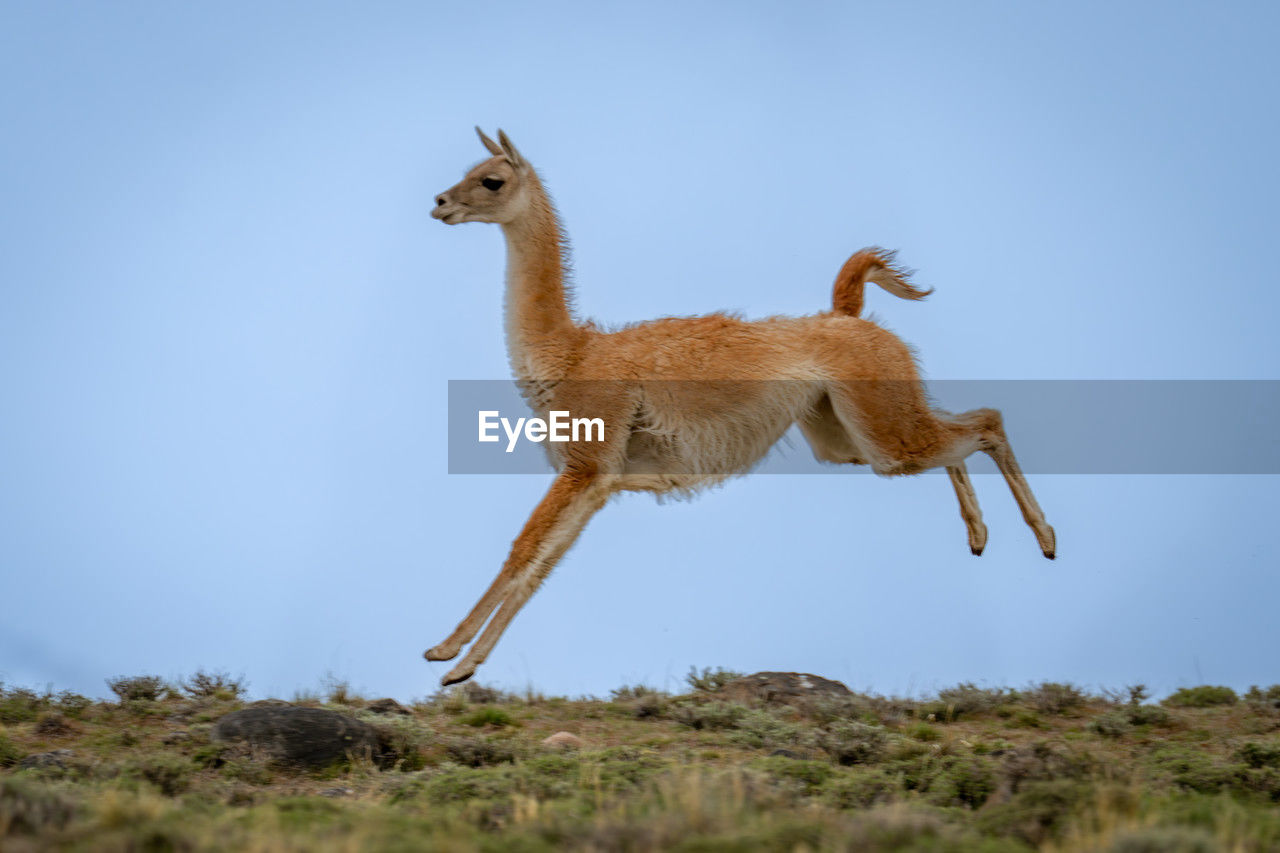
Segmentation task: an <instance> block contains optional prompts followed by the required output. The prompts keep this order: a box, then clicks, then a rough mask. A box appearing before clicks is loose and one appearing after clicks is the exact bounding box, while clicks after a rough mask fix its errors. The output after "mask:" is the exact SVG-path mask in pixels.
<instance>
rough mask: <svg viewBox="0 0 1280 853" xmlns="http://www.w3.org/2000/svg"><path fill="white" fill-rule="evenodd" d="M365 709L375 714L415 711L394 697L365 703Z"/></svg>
mask: <svg viewBox="0 0 1280 853" xmlns="http://www.w3.org/2000/svg"><path fill="white" fill-rule="evenodd" d="M364 709H365V710H366V711H369V712H371V713H374V714H405V715H408V714H412V713H413V712H412V711H410V710H409V709H408V708H406V707H405V706H403V705H401V704H400V703H399V702H397V701H396V700H394V699H374V700H373V701H372V702H370V703H369V704H368V705H365V706H364Z"/></svg>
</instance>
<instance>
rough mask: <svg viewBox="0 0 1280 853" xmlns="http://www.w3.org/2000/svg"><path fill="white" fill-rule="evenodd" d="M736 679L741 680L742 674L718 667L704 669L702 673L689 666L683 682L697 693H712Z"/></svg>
mask: <svg viewBox="0 0 1280 853" xmlns="http://www.w3.org/2000/svg"><path fill="white" fill-rule="evenodd" d="M736 678H742V673H740V672H734V671H733V670H731V669H722V668H720V667H716V668H715V669H711V668H710V667H704V668H703V670H702V672H698V668H697V667H696V666H691V667H689V674H688V675H686V676H685V677H684V680H685V681H686V682H688V684H689V686H690V687H691V688H693V689H694V690H695V691H696V692H698V693H714V692H716V691H717V690H719V689H720V688H721V687H724V686H725V685H726V684H728V683H729V682H730V681H733V680H734V679H736Z"/></svg>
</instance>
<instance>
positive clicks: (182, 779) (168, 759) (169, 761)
mask: <svg viewBox="0 0 1280 853" xmlns="http://www.w3.org/2000/svg"><path fill="white" fill-rule="evenodd" d="M194 771H195V766H194V765H193V764H192V762H190V761H186V760H184V759H182V758H179V757H178V756H176V755H165V754H160V755H152V756H148V757H146V758H143V759H141V760H140V761H138V762H137V763H136V764H134V765H133V767H131V768H130V770H129V772H130V775H136V776H139V777H141V778H143V779H146V780H147V781H148V782H150V783H151V784H153V785H155V786H156V787H157V788H159V789H160V793H162V794H164V795H165V796H166V797H176V796H177V795H178V794H181V793H182V792H184V791H186V790H187V788H188V787H189V786H190V784H191V775H192V773H193V772H194Z"/></svg>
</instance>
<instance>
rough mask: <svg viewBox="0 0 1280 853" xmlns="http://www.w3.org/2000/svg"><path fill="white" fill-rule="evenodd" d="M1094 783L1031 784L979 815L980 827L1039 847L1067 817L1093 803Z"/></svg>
mask: <svg viewBox="0 0 1280 853" xmlns="http://www.w3.org/2000/svg"><path fill="white" fill-rule="evenodd" d="M1092 796H1093V786H1092V785H1090V784H1088V783H1084V782H1077V781H1073V780H1069V779H1057V780H1052V781H1036V782H1029V783H1027V784H1026V785H1025V786H1024V787H1023V788H1022V789H1021V790H1019V791H1018V792H1017V793H1015V794H1014V795H1013V797H1011V798H1010V799H1009V800H1007V801H1005V802H1003V803H993V804H990V805H988V806H987V807H986V808H984V809H983V810H982V811H981V812H980V813H979V814H978V815H977V816H976V823H977V826H978V828H979V829H980V830H982V831H983V832H985V833H987V834H990V835H999V836H1005V837H1010V838H1017V839H1019V840H1021V841H1023V842H1025V843H1026V844H1029V845H1031V846H1032V847H1039V846H1040V845H1042V844H1044V842H1046V841H1048V840H1049V839H1050V838H1053V837H1054V836H1056V835H1057V834H1058V833H1059V832H1060V831H1061V830H1062V828H1063V826H1064V825H1065V824H1066V822H1067V819H1068V818H1069V817H1071V816H1072V815H1073V814H1075V813H1076V812H1077V811H1079V810H1081V809H1082V808H1084V807H1085V806H1087V805H1089V804H1090V802H1091V797H1092Z"/></svg>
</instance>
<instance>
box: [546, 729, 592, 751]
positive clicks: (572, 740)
mask: <svg viewBox="0 0 1280 853" xmlns="http://www.w3.org/2000/svg"><path fill="white" fill-rule="evenodd" d="M542 745H543V746H550V747H553V748H555V749H581V748H582V747H583V742H582V738H580V737H578V736H577V735H575V734H571V733H569V732H556V733H555V734H553V735H548V736H547V737H545V738H543V740H542Z"/></svg>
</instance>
